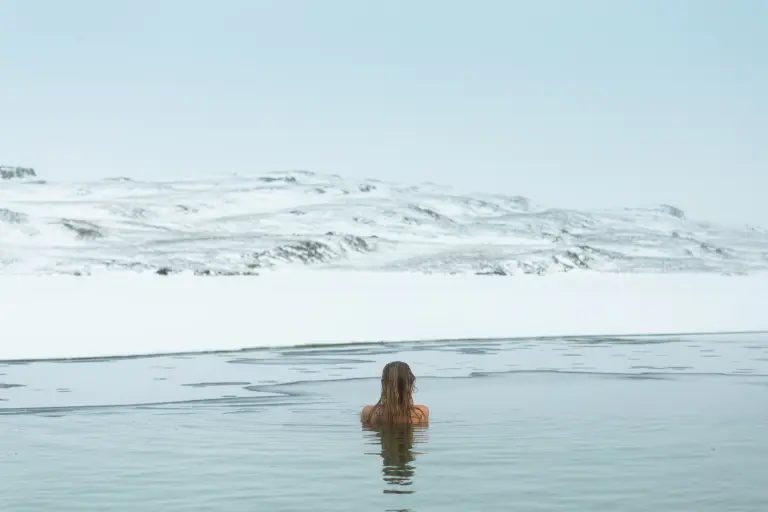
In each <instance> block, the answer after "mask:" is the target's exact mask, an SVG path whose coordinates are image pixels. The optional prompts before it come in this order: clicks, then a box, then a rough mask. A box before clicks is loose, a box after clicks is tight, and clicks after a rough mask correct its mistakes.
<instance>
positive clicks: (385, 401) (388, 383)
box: [374, 361, 416, 423]
mask: <svg viewBox="0 0 768 512" xmlns="http://www.w3.org/2000/svg"><path fill="white" fill-rule="evenodd" d="M415 384H416V377H415V376H414V375H413V372H412V371H411V368H410V366H408V364H406V363H404V362H402V361H393V362H391V363H387V364H386V365H385V366H384V370H382V372H381V397H380V398H379V402H378V403H377V404H376V407H375V408H374V409H375V411H374V412H375V413H376V414H377V416H378V418H379V420H380V421H382V422H385V423H394V422H399V421H407V422H410V420H411V409H412V407H413V392H414V390H415Z"/></svg>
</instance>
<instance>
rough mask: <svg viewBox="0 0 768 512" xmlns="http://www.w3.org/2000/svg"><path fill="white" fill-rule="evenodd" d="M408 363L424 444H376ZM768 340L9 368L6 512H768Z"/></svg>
mask: <svg viewBox="0 0 768 512" xmlns="http://www.w3.org/2000/svg"><path fill="white" fill-rule="evenodd" d="M391 360H404V361H407V362H408V363H409V364H411V366H412V368H413V370H414V372H415V373H416V375H417V386H418V388H419V392H418V394H417V397H418V401H419V402H422V403H426V404H428V405H429V406H430V408H431V409H432V422H431V424H430V426H429V427H428V428H426V429H397V430H384V431H369V430H366V429H363V428H362V427H361V426H360V424H359V421H358V416H357V414H358V411H359V409H360V407H361V406H362V405H363V404H365V403H371V402H373V401H375V400H376V398H377V395H378V378H379V375H380V371H381V367H382V366H383V365H384V364H385V363H386V362H389V361H391ZM766 461H768V335H766V334H748V335H709V336H674V337H647V338H610V339H600V338H570V339H545V340H509V341H497V340H494V341H483V340H478V341H446V342H439V343H437V342H436V343H404V344H385V345H358V346H338V347H323V348H305V349H274V350H260V351H252V352H239V353H230V354H200V355H184V356H167V357H155V358H136V359H103V360H91V361H79V362H65V361H58V362H56V361H49V362H28V363H7V362H6V363H0V510H1V511H3V512H16V511H34V512H46V511H57V512H60V511H78V512H82V511H106V510H109V511H135V510H148V511H150V510H151V511H154V510H159V511H165V512H169V511H198V510H199V511H204V510H205V511H208V510H210V511H260V510H264V511H274V512H278V511H304V510H307V511H317V510H334V511H342V512H343V511H350V512H351V511H355V512H357V511H369V510H371V511H376V510H380V511H384V510H413V511H444V512H451V511H467V510H471V511H475V510H476V511H495V510H498V511H509V510H526V511H574V510H584V511H590V512H600V511H638V512H640V511H642V512H648V511H696V512H708V511H713V512H714V511H717V512H723V511H731V510H732V511H740V512H749V511H755V512H757V511H761V512H762V511H764V510H766V506H767V505H766V504H768V486H766V482H768V462H766Z"/></svg>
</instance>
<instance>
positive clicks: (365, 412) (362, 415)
mask: <svg viewBox="0 0 768 512" xmlns="http://www.w3.org/2000/svg"><path fill="white" fill-rule="evenodd" d="M372 410H373V406H372V405H366V406H365V407H363V410H362V411H360V420H361V421H367V420H368V418H369V417H370V416H371V411H372Z"/></svg>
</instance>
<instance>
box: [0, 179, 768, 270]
mask: <svg viewBox="0 0 768 512" xmlns="http://www.w3.org/2000/svg"><path fill="white" fill-rule="evenodd" d="M3 178H9V179H4V180H3V181H1V182H0V272H2V273H35V274H51V273H61V274H83V275H86V274H90V273H94V272H101V271H107V270H109V271H117V270H128V271H143V272H157V273H160V274H168V273H175V272H181V271H191V272H195V273H198V274H202V275H217V274H224V275H232V274H259V273H263V272H267V271H270V270H272V269H279V268H284V267H288V266H311V267H312V268H317V269H328V268H333V269H365V270H389V271H412V272H435V273H473V274H488V275H515V274H523V273H525V274H548V273H554V272H566V271H570V270H574V269H593V270H598V271H605V272H717V273H727V274H745V273H752V272H755V271H758V270H764V269H768V231H766V230H765V229H761V228H757V227H747V226H745V227H743V228H741V229H734V228H731V227H727V228H726V227H722V226H718V225H715V224H712V223H706V222H699V221H692V220H688V219H686V217H685V215H684V214H683V212H682V211H680V210H679V209H677V208H674V207H672V206H666V205H662V206H658V207H655V208H626V209H621V210H589V211H587V210H566V209H557V208H548V207H543V206H539V205H537V204H535V203H533V202H531V201H530V200H529V199H527V198H525V197H518V196H503V195H492V194H474V195H460V194H457V193H455V192H452V191H451V190H450V189H449V188H446V187H440V186H438V185H432V184H427V185H418V186H407V185H398V184H392V183H385V182H380V181H376V180H351V179H345V178H341V177H338V176H332V175H319V174H314V173H310V172H304V171H288V172H278V173H269V174H263V175H252V176H226V177H222V178H218V179H215V178H211V179H207V180H189V181H175V182H139V181H133V180H131V179H128V178H116V179H108V180H104V181H99V182H90V183H78V184H64V183H47V182H45V181H32V179H35V180H37V178H36V176H35V174H34V172H32V173H31V174H30V173H11V172H10V171H9V172H8V173H5V172H4V174H3Z"/></svg>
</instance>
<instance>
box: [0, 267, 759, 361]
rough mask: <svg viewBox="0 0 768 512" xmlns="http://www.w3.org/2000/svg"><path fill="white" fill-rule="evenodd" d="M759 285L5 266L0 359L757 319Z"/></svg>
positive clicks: (709, 279) (660, 327) (712, 327)
mask: <svg viewBox="0 0 768 512" xmlns="http://www.w3.org/2000/svg"><path fill="white" fill-rule="evenodd" d="M767 292H768V274H765V273H758V274H755V275H751V276H730V277H727V276H719V275H713V274H701V273H698V274H680V273H678V274H609V273H600V272H593V271H575V272H569V273H559V274H554V275H550V276H519V277H509V278H502V277H495V276H468V275H455V276H447V275H423V274H408V273H387V272H354V271H328V270H326V271H313V270H291V271H277V272H272V273H269V274H265V275H261V276H252V277H244V276H235V277H200V276H194V275H188V274H179V275H171V276H157V275H153V274H135V273H110V274H101V275H97V276H92V277H89V278H83V277H72V276H20V275H5V276H0V304H2V305H3V309H2V311H3V313H2V315H0V360H19V359H21V360H28V359H54V358H83V357H106V356H128V355H144V354H163V353H185V352H198V351H227V350H238V349H243V348H255V347H285V346H295V345H302V344H314V343H323V344H325V343H328V344H342V343H350V342H360V343H373V342H382V341H418V340H435V339H474V338H512V337H558V336H566V335H584V336H588V335H636V334H637V335H639V334H665V333H707V332H740V331H767V330H768V316H766V315H765V302H766V295H767ZM539 343H542V344H546V343H547V340H546V339H542V340H540V341H539Z"/></svg>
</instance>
